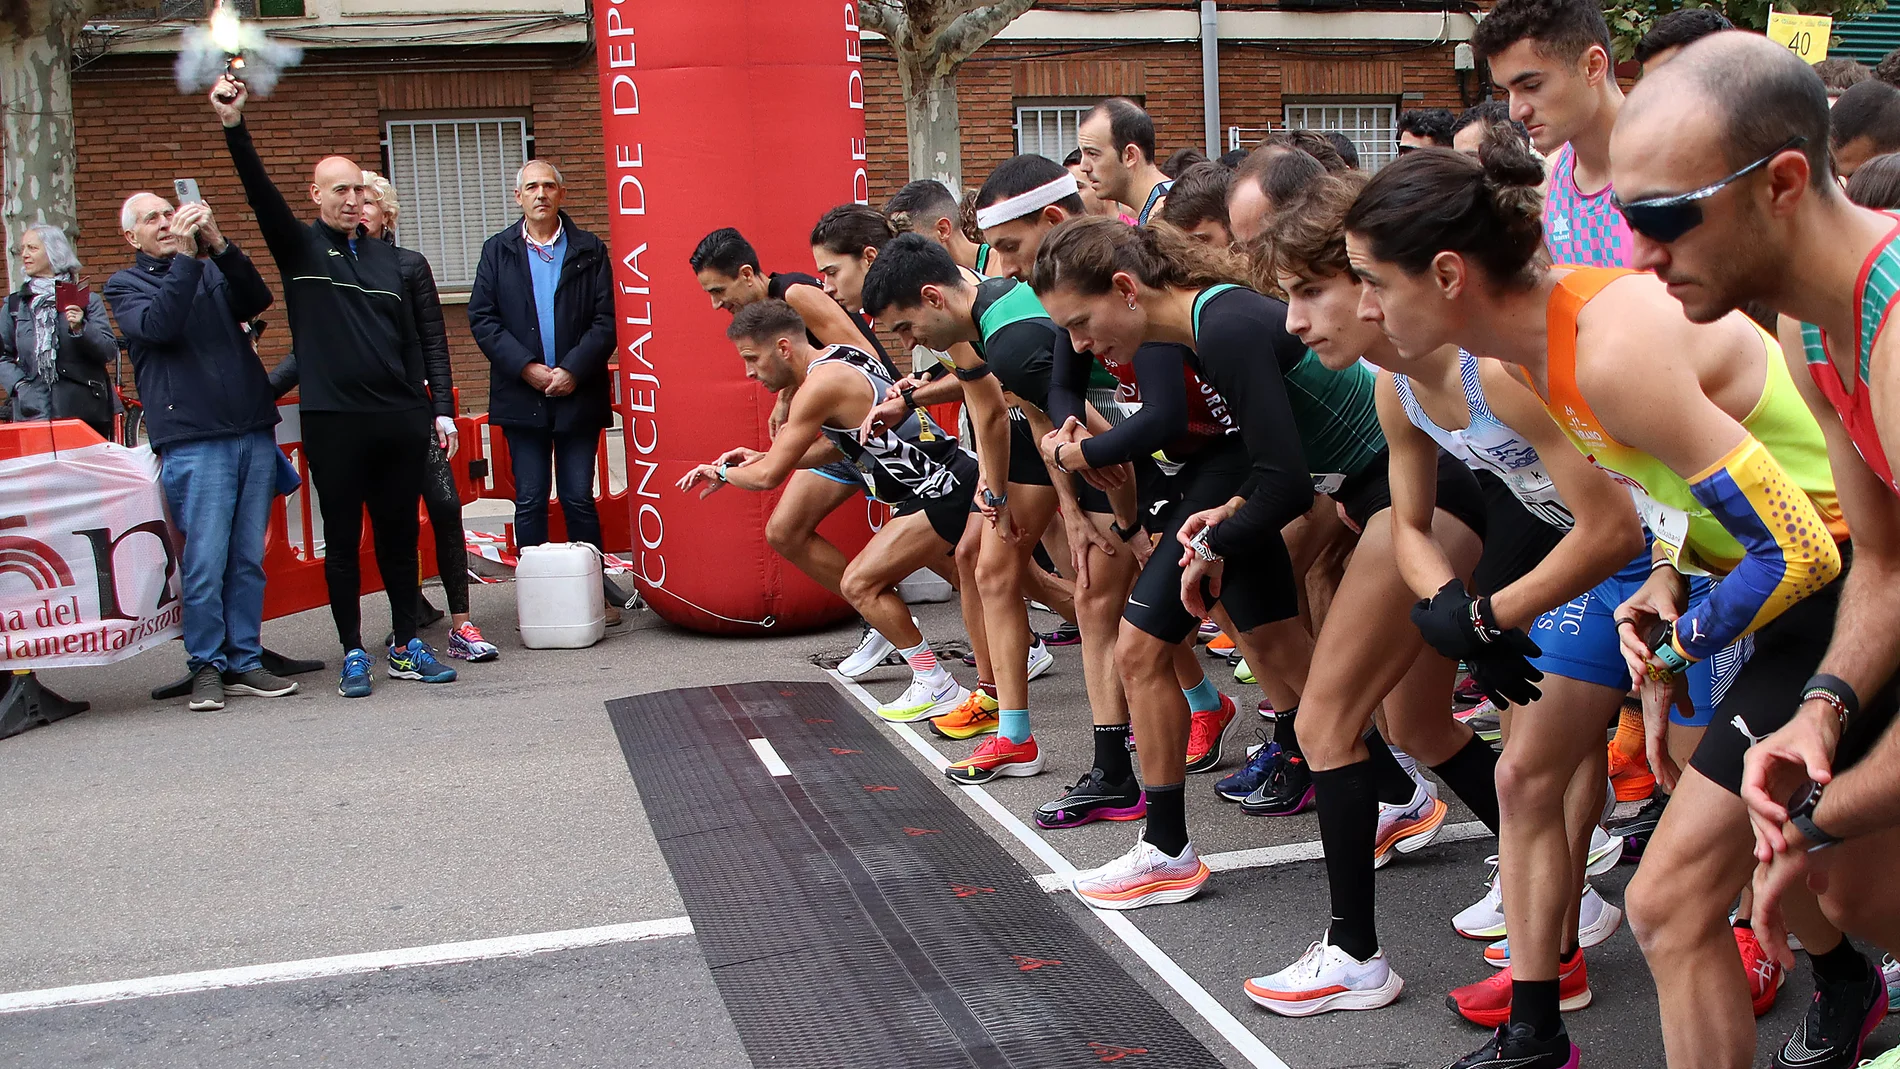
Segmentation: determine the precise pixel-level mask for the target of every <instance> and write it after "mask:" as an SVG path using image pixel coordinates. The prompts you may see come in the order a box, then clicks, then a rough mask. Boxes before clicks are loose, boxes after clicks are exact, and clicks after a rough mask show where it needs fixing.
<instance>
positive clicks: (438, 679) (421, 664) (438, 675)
mask: <svg viewBox="0 0 1900 1069" xmlns="http://www.w3.org/2000/svg"><path fill="white" fill-rule="evenodd" d="M389 678H391V679H420V680H422V681H423V682H424V683H453V682H455V669H453V668H450V667H449V666H448V665H446V664H443V663H442V662H441V661H438V660H436V659H435V651H434V650H432V649H430V648H429V646H428V643H425V642H423V641H422V640H421V639H419V638H412V639H410V640H409V645H407V646H404V647H402V648H401V649H398V648H396V647H394V646H391V647H389Z"/></svg>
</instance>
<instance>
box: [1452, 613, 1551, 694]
mask: <svg viewBox="0 0 1900 1069" xmlns="http://www.w3.org/2000/svg"><path fill="white" fill-rule="evenodd" d="M1500 644H1501V645H1507V646H1509V647H1510V648H1509V649H1493V650H1492V651H1490V652H1488V653H1483V654H1480V655H1478V656H1475V657H1472V658H1470V659H1468V660H1467V661H1466V662H1465V666H1466V667H1467V668H1469V669H1470V670H1471V680H1472V682H1474V683H1476V684H1477V685H1478V689H1479V690H1481V691H1483V692H1484V696H1485V697H1487V698H1490V699H1491V701H1492V702H1493V703H1495V704H1496V705H1497V706H1498V708H1500V709H1503V708H1508V707H1509V706H1512V705H1529V704H1530V703H1532V702H1534V701H1536V700H1537V699H1539V698H1541V697H1543V696H1544V692H1543V691H1542V690H1539V689H1538V688H1537V683H1538V681H1540V680H1542V679H1543V678H1544V673H1543V672H1542V671H1539V670H1538V668H1537V666H1536V665H1534V664H1532V663H1531V662H1530V658H1532V657H1536V656H1538V655H1539V654H1541V653H1542V652H1543V651H1542V650H1540V649H1538V648H1537V643H1535V642H1532V641H1531V640H1530V638H1529V637H1528V636H1526V635H1525V634H1524V633H1523V632H1522V631H1518V630H1515V629H1513V630H1511V631H1507V632H1505V633H1504V638H1503V640H1502V641H1501V643H1500Z"/></svg>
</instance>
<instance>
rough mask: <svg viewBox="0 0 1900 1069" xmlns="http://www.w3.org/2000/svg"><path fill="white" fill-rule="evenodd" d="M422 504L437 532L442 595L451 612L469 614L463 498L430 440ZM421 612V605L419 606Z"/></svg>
mask: <svg viewBox="0 0 1900 1069" xmlns="http://www.w3.org/2000/svg"><path fill="white" fill-rule="evenodd" d="M422 503H423V505H424V506H426V507H427V508H428V510H429V526H431V527H433V528H435V564H436V567H437V568H438V569H440V570H441V572H442V592H443V593H444V594H446V595H448V599H449V612H451V613H453V614H455V615H458V616H461V615H466V614H467V613H468V543H467V542H466V541H465V540H464V539H463V536H462V498H461V495H460V494H457V493H456V492H455V472H454V471H453V470H451V469H450V468H449V455H448V454H447V453H444V452H443V451H442V447H441V446H440V445H437V444H436V440H435V435H433V434H431V435H430V436H429V466H428V468H426V469H425V470H424V471H423V477H422ZM416 608H417V610H418V611H420V610H421V608H422V603H421V602H420V601H418V602H417V603H416Z"/></svg>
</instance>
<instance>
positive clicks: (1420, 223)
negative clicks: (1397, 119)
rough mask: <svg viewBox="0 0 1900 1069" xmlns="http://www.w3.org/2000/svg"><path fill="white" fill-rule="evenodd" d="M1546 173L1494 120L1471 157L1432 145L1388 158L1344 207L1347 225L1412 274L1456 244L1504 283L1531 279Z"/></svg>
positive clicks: (1538, 255)
mask: <svg viewBox="0 0 1900 1069" xmlns="http://www.w3.org/2000/svg"><path fill="white" fill-rule="evenodd" d="M1543 178H1544V165H1543V162H1542V161H1541V160H1539V159H1538V158H1537V157H1536V156H1535V155H1533V154H1532V153H1531V151H1530V149H1529V148H1527V147H1526V146H1524V145H1523V144H1522V143H1521V142H1519V141H1518V140H1517V139H1516V138H1514V137H1512V136H1510V135H1509V134H1508V133H1506V132H1504V131H1502V130H1500V129H1499V128H1498V127H1492V128H1491V129H1489V130H1487V131H1485V135H1484V143H1483V144H1482V145H1481V146H1480V147H1479V150H1478V158H1477V159H1475V160H1474V159H1472V158H1471V157H1470V156H1467V155H1464V154H1462V153H1458V152H1453V151H1451V150H1449V149H1436V148H1433V149H1421V150H1420V151H1418V152H1410V153H1407V154H1406V155H1405V156H1403V157H1401V158H1400V159H1399V160H1397V161H1396V162H1394V163H1391V164H1389V165H1387V166H1386V167H1385V168H1384V169H1383V170H1381V171H1380V172H1379V173H1378V174H1377V175H1375V176H1373V178H1372V180H1371V181H1370V182H1368V183H1367V184H1366V188H1365V192H1363V193H1361V194H1360V195H1359V197H1358V199H1357V200H1356V201H1354V203H1353V205H1352V209H1351V210H1350V211H1348V212H1347V213H1346V218H1345V229H1346V230H1347V231H1349V232H1351V233H1354V234H1358V235H1360V236H1361V237H1364V238H1365V239H1366V240H1368V241H1370V242H1371V243H1372V252H1373V255H1375V256H1377V257H1378V258H1379V259H1381V260H1387V261H1390V262H1392V263H1396V264H1398V265H1399V267H1400V268H1402V269H1404V270H1405V271H1406V272H1407V273H1409V274H1414V275H1416V274H1420V273H1422V272H1424V271H1425V270H1426V269H1427V268H1429V267H1430V266H1431V262H1432V258H1433V257H1435V256H1437V255H1438V254H1439V253H1441V252H1455V253H1458V254H1459V255H1461V256H1464V257H1465V258H1466V259H1468V260H1471V261H1473V262H1474V263H1476V264H1477V265H1478V266H1479V267H1481V268H1482V269H1483V270H1484V271H1485V273H1486V274H1488V275H1490V276H1491V278H1492V279H1494V280H1496V281H1498V282H1500V283H1502V284H1505V285H1512V286H1524V285H1528V284H1529V283H1530V282H1531V281H1532V280H1533V279H1534V277H1535V275H1536V274H1537V272H1538V270H1539V269H1540V268H1541V267H1543V266H1545V265H1546V263H1547V260H1546V257H1545V255H1544V251H1543V250H1544V198H1543V196H1542V195H1541V194H1540V193H1538V191H1537V186H1538V184H1539V183H1541V182H1542V181H1543Z"/></svg>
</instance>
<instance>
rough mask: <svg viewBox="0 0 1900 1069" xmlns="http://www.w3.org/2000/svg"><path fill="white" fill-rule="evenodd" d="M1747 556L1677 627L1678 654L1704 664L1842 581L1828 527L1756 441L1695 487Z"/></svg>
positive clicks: (1708, 472) (1691, 483)
mask: <svg viewBox="0 0 1900 1069" xmlns="http://www.w3.org/2000/svg"><path fill="white" fill-rule="evenodd" d="M1689 491H1690V493H1693V494H1694V495H1695V499H1696V500H1697V501H1700V502H1701V503H1702V504H1703V505H1704V506H1705V507H1707V508H1708V510H1709V511H1710V512H1711V513H1713V514H1714V515H1715V518H1716V519H1717V520H1719V521H1720V522H1721V524H1722V526H1723V527H1724V528H1726V529H1727V530H1728V533H1729V534H1730V535H1732V536H1733V537H1734V538H1735V540H1736V541H1737V542H1740V543H1741V544H1742V549H1743V551H1744V553H1745V556H1743V558H1742V562H1741V563H1740V564H1738V565H1736V566H1735V570H1734V571H1732V572H1730V573H1729V574H1728V577H1727V578H1725V579H1723V580H1722V582H1721V583H1720V584H1718V585H1717V586H1716V588H1715V592H1714V593H1713V594H1711V595H1710V596H1709V598H1708V600H1707V601H1704V602H1703V603H1702V604H1701V605H1698V606H1696V607H1695V608H1694V609H1693V610H1692V611H1690V612H1689V613H1687V614H1685V615H1684V616H1683V617H1682V619H1680V620H1678V621H1676V638H1675V643H1676V649H1677V650H1678V651H1679V652H1680V653H1682V654H1683V655H1684V656H1687V657H1690V658H1692V659H1695V660H1703V659H1705V658H1707V657H1710V656H1713V655H1714V654H1715V652H1716V651H1717V650H1720V649H1722V648H1723V647H1724V646H1727V645H1729V644H1730V643H1732V642H1734V641H1735V640H1736V639H1739V638H1741V637H1742V636H1743V635H1746V634H1749V633H1751V632H1753V631H1756V630H1758V629H1759V628H1761V627H1763V626H1765V625H1766V624H1767V623H1768V622H1769V621H1770V620H1773V619H1774V618H1775V617H1777V616H1780V615H1781V614H1782V613H1784V612H1786V611H1788V609H1789V608H1791V607H1793V606H1794V605H1795V604H1796V603H1798V602H1799V601H1801V599H1803V598H1806V597H1808V596H1810V595H1812V594H1814V593H1816V592H1818V591H1819V590H1820V589H1821V588H1822V587H1825V586H1826V585H1827V584H1829V583H1831V582H1833V581H1834V579H1835V578H1836V577H1837V576H1839V575H1840V574H1841V549H1840V546H1839V545H1838V544H1837V543H1836V542H1835V541H1834V535H1833V533H1832V532H1831V531H1829V530H1828V525H1827V521H1826V520H1824V519H1823V518H1822V517H1821V513H1820V511H1819V510H1818V509H1816V508H1815V507H1814V502H1813V501H1812V500H1811V499H1809V497H1808V495H1807V493H1806V492H1805V491H1803V490H1802V489H1801V487H1799V486H1797V485H1796V484H1795V482H1794V480H1793V479H1791V478H1789V477H1788V473H1787V472H1786V471H1785V470H1783V468H1782V467H1781V465H1780V464H1779V463H1777V462H1776V461H1775V458H1774V456H1773V455H1772V454H1770V453H1769V452H1768V447H1767V446H1764V445H1762V444H1761V442H1759V441H1758V440H1756V439H1755V438H1754V437H1753V436H1750V437H1747V438H1744V439H1742V441H1741V442H1740V443H1739V444H1737V445H1736V446H1735V448H1734V449H1731V450H1729V452H1728V455H1727V456H1725V457H1723V458H1722V459H1721V460H1719V461H1717V462H1716V463H1715V464H1713V465H1710V466H1709V467H1708V468H1707V469H1706V470H1704V471H1702V472H1701V473H1700V474H1698V475H1697V476H1696V477H1695V478H1693V479H1691V480H1689Z"/></svg>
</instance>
